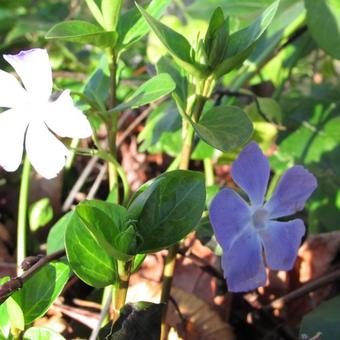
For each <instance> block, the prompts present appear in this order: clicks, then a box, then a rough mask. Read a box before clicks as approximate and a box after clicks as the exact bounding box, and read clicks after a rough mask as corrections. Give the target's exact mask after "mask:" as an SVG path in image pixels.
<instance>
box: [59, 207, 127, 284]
mask: <svg viewBox="0 0 340 340" xmlns="http://www.w3.org/2000/svg"><path fill="white" fill-rule="evenodd" d="M93 202H96V203H93ZM98 202H99V201H89V202H84V203H82V204H81V205H85V206H86V205H90V206H91V204H93V206H92V208H96V209H97V212H98V211H101V210H102V209H100V208H101V207H100V206H101V205H102V203H106V204H110V205H111V207H112V210H114V211H115V212H117V214H115V216H116V217H115V218H116V220H112V219H111V218H110V217H109V216H108V215H107V214H104V213H103V212H102V214H100V215H101V217H102V215H103V214H104V216H105V217H104V218H103V219H105V221H104V222H107V225H106V226H105V228H103V229H102V228H101V225H100V224H99V223H97V224H96V225H93V226H91V227H92V228H94V229H96V228H98V229H99V231H100V233H99V236H98V234H94V231H93V230H92V228H89V226H88V225H86V223H85V222H84V221H83V220H82V219H81V218H80V217H79V214H78V213H77V212H73V213H72V216H71V217H70V219H69V220H68V222H69V223H68V225H67V228H66V233H65V247H66V253H67V257H68V260H69V262H70V265H71V267H72V269H73V271H74V272H75V273H76V274H77V275H78V276H79V277H80V278H81V279H82V280H83V281H84V282H86V283H87V284H89V285H91V286H93V287H97V288H101V287H105V286H107V285H109V284H113V283H115V282H116V279H117V263H116V259H115V258H114V257H113V256H112V254H109V253H108V252H107V249H104V248H103V245H102V244H100V243H99V240H102V238H104V241H105V242H108V240H107V239H106V238H105V235H106V236H108V238H110V240H112V238H111V236H112V237H113V233H118V232H119V226H118V225H117V224H116V223H115V222H114V221H117V220H119V219H120V218H121V217H120V213H121V212H120V210H121V209H120V208H122V207H119V206H117V205H114V204H112V203H107V202H101V203H98ZM97 203H98V204H97ZM117 207H118V208H117ZM122 209H123V208H122ZM92 213H93V210H92ZM98 237H99V238H100V239H98ZM105 245H107V244H106V243H105ZM109 245H110V244H109ZM98 268H100V270H98Z"/></svg>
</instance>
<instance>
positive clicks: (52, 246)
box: [47, 211, 73, 254]
mask: <svg viewBox="0 0 340 340" xmlns="http://www.w3.org/2000/svg"><path fill="white" fill-rule="evenodd" d="M72 214H73V211H70V212H68V213H67V214H65V215H64V216H63V217H62V218H60V219H59V221H58V222H57V223H56V224H55V225H54V226H53V227H52V228H51V230H50V232H49V233H48V237H47V254H52V253H54V252H56V251H58V250H61V249H64V248H65V230H66V227H67V225H68V224H69V221H70V218H71V216H72Z"/></svg>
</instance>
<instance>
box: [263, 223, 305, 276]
mask: <svg viewBox="0 0 340 340" xmlns="http://www.w3.org/2000/svg"><path fill="white" fill-rule="evenodd" d="M259 232H260V237H261V239H262V243H263V246H264V251H265V255H266V261H267V265H268V267H269V268H271V269H273V270H290V269H292V267H293V265H294V262H295V259H296V255H297V251H298V249H299V247H300V244H301V239H302V237H303V235H304V234H305V226H304V224H303V221H302V220H300V219H296V220H292V221H289V222H278V221H268V222H267V224H266V228H263V229H261V230H260V231H259Z"/></svg>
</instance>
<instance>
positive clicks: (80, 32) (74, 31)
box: [46, 20, 117, 47]
mask: <svg viewBox="0 0 340 340" xmlns="http://www.w3.org/2000/svg"><path fill="white" fill-rule="evenodd" d="M46 39H50V40H52V39H54V40H56V39H59V40H65V41H71V42H77V43H81V44H91V45H95V46H100V47H107V46H110V47H114V45H115V43H116V41H117V33H116V32H114V31H110V32H108V31H105V30H103V28H101V27H99V26H97V25H94V24H91V23H89V22H86V21H81V20H72V21H64V22H61V23H58V24H56V25H54V26H53V27H52V28H51V29H50V30H49V31H48V32H47V34H46Z"/></svg>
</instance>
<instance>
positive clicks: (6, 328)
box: [0, 276, 11, 339]
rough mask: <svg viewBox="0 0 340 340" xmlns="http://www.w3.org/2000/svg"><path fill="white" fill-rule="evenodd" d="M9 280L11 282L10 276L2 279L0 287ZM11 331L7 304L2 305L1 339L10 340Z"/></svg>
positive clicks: (0, 309) (0, 313)
mask: <svg viewBox="0 0 340 340" xmlns="http://www.w3.org/2000/svg"><path fill="white" fill-rule="evenodd" d="M8 280H9V277H8V276H6V277H2V278H1V279H0V286H1V285H3V284H4V283H6V282H7V281H8ZM10 330H11V324H10V319H9V315H8V312H7V304H6V302H5V303H3V304H1V305H0V339H8V338H9V333H10Z"/></svg>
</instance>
